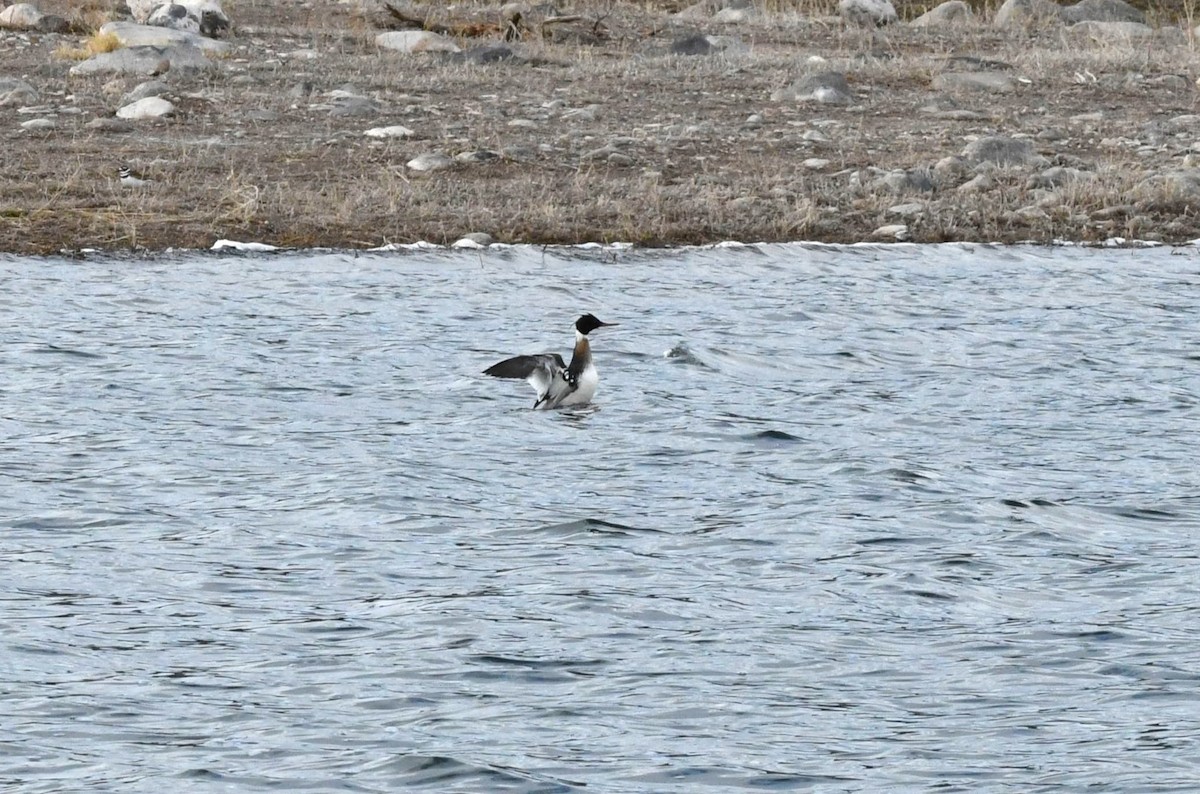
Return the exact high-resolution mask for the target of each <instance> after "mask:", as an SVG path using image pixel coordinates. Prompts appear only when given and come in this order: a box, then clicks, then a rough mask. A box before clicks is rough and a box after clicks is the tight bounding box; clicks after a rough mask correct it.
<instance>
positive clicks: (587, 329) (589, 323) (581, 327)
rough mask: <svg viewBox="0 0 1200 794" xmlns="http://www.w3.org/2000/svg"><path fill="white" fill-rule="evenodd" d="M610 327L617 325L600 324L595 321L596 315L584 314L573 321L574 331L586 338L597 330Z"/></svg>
mask: <svg viewBox="0 0 1200 794" xmlns="http://www.w3.org/2000/svg"><path fill="white" fill-rule="evenodd" d="M610 325H617V323H602V322H600V321H599V320H597V319H596V315H594V314H585V315H583V316H582V317H580V318H579V319H578V320H576V321H575V330H576V331H578V332H579V333H581V334H583V335H584V336H587V335H588V334H590V333H591V332H592V331H595V330H596V329H597V328H604V327H606V326H610Z"/></svg>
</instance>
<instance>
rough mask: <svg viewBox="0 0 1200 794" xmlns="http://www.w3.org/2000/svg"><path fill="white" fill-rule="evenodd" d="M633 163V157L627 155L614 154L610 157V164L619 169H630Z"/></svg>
mask: <svg viewBox="0 0 1200 794" xmlns="http://www.w3.org/2000/svg"><path fill="white" fill-rule="evenodd" d="M633 163H634V160H633V158H632V157H630V156H629V155H627V154H621V153H620V152H613V153H612V154H610V155H609V156H608V164H609V165H612V166H616V167H618V168H629V167H630V166H632V165H633Z"/></svg>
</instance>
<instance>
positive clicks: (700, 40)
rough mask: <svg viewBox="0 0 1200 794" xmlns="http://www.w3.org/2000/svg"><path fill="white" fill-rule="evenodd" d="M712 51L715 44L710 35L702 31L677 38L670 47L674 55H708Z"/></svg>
mask: <svg viewBox="0 0 1200 794" xmlns="http://www.w3.org/2000/svg"><path fill="white" fill-rule="evenodd" d="M712 51H713V46H712V44H710V43H709V41H708V37H707V36H704V35H702V34H700V33H696V34H694V35H691V36H684V37H683V38H679V39H675V41H673V42H671V47H670V53H671V54H672V55H708V54H709V53H711V52H712Z"/></svg>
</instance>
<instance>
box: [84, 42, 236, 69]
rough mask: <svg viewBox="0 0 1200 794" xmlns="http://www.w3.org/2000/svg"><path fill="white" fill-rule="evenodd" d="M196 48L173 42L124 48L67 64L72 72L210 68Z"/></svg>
mask: <svg viewBox="0 0 1200 794" xmlns="http://www.w3.org/2000/svg"><path fill="white" fill-rule="evenodd" d="M214 65H215V64H213V62H212V61H210V60H209V59H208V57H207V56H206V55H205V54H204V52H203V51H201V50H200V49H199V48H197V47H191V46H189V45H186V44H174V45H172V46H170V47H124V48H122V49H119V50H114V51H112V52H102V53H100V54H99V55H95V56H93V57H91V58H88V59H87V60H86V61H82V62H80V63H77V64H75V65H74V66H72V67H71V74H72V75H86V74H133V75H158V74H162V73H164V72H166V71H169V70H175V71H197V70H201V69H211V68H213V67H214Z"/></svg>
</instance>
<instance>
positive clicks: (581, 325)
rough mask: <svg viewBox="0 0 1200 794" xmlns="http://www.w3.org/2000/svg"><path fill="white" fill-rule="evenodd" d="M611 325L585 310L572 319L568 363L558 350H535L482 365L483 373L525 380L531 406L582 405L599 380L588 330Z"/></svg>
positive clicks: (592, 393) (589, 400)
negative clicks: (572, 339)
mask: <svg viewBox="0 0 1200 794" xmlns="http://www.w3.org/2000/svg"><path fill="white" fill-rule="evenodd" d="M613 325H617V323H602V322H600V321H599V320H597V319H596V316H595V315H592V314H585V315H583V316H582V317H580V318H579V319H578V320H576V321H575V350H574V352H573V353H572V355H571V363H570V365H568V364H567V363H566V362H565V361H563V358H562V356H560V355H559V354H558V353H539V354H537V355H532V356H515V357H513V358H508V359H505V360H504V361H501V362H500V363H499V364H494V365H492V366H490V367H488V368H487V369H485V370H484V371H483V374H484V375H491V376H492V377H493V378H513V379H515V380H525V381H528V382H529V385H530V386H532V387H533V388H534V389H535V390H536V391H537V395H538V398H537V402H535V403H534V404H533V407H534V408H559V407H562V406H565V405H585V404H587V403H589V402H591V399H592V397H593V396H594V395H595V394H596V386H597V385H598V384H599V383H600V377H599V375H598V374H597V373H596V365H595V364H593V363H592V348H591V345H589V344H588V334H590V333H591V332H592V331H595V330H596V329H597V328H605V327H609V326H613Z"/></svg>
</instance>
